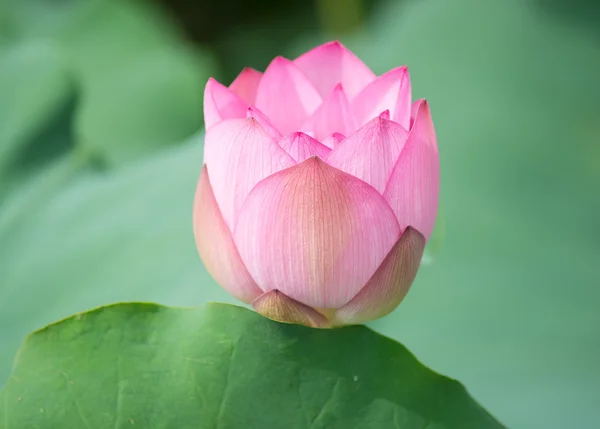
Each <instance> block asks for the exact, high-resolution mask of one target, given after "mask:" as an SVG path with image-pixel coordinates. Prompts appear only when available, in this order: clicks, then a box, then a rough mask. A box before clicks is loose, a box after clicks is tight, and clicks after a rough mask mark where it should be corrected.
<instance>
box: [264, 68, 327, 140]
mask: <svg viewBox="0 0 600 429" xmlns="http://www.w3.org/2000/svg"><path fill="white" fill-rule="evenodd" d="M322 101H323V100H322V99H321V96H320V95H319V93H318V92H317V90H316V89H315V88H314V87H313V86H312V84H311V83H310V81H309V80H308V78H307V77H306V76H304V74H303V73H302V72H301V71H300V70H299V69H298V67H296V66H295V65H294V63H292V62H291V61H290V60H287V59H285V58H283V57H277V58H275V59H274V60H273V61H272V62H271V64H269V67H267V70H266V71H265V73H264V75H263V77H262V79H261V80H260V83H259V85H258V91H257V93H256V107H258V108H259V109H260V110H261V111H262V112H263V113H264V114H265V115H267V117H268V118H269V119H270V120H271V123H272V124H273V125H274V126H275V127H276V128H277V129H278V130H279V131H281V133H282V134H289V133H291V132H293V131H298V130H299V129H300V126H301V125H302V124H303V123H304V122H305V121H306V119H307V118H308V117H309V116H310V115H312V114H313V112H314V111H315V110H317V108H318V107H319V106H320V105H321V103H322Z"/></svg>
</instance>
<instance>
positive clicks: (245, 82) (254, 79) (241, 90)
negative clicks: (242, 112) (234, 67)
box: [229, 67, 262, 106]
mask: <svg viewBox="0 0 600 429" xmlns="http://www.w3.org/2000/svg"><path fill="white" fill-rule="evenodd" d="M261 77H262V73H261V72H259V71H258V70H254V69H253V68H250V67H246V68H245V69H244V70H242V72H241V73H240V74H239V75H238V76H237V77H236V78H235V80H234V81H233V82H232V83H231V85H229V90H230V91H231V92H233V93H234V94H237V95H238V96H239V97H240V98H241V99H242V100H244V101H245V102H246V103H247V104H248V105H250V106H252V105H253V104H254V101H255V100H256V90H257V89H258V83H259V82H260V78H261Z"/></svg>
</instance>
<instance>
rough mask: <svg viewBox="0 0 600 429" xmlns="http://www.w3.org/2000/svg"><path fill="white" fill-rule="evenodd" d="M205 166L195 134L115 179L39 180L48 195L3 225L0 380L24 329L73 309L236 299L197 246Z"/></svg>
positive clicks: (86, 173)
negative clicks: (195, 223)
mask: <svg viewBox="0 0 600 429" xmlns="http://www.w3.org/2000/svg"><path fill="white" fill-rule="evenodd" d="M201 165H202V145H201V138H198V139H194V140H193V141H191V142H189V143H187V144H184V145H181V146H178V147H177V148H173V149H171V150H168V151H162V152H160V153H158V154H157V155H156V156H152V157H150V158H147V159H145V160H144V161H143V162H140V163H137V164H135V165H132V166H130V167H125V168H123V169H119V170H118V171H116V172H114V173H112V174H105V173H102V172H97V171H92V170H89V169H88V170H83V172H82V173H80V175H79V176H78V177H77V179H76V180H70V181H68V182H67V183H66V184H64V185H63V186H60V187H59V188H58V189H54V190H48V189H46V185H47V183H48V180H50V179H49V178H48V177H49V176H48V175H42V177H41V180H39V181H38V182H37V185H38V186H39V187H40V189H42V190H43V194H44V195H46V196H47V197H46V198H45V199H37V198H34V199H33V201H34V202H35V203H37V205H35V206H28V209H27V213H26V215H25V214H23V213H21V212H19V213H21V215H20V217H18V218H17V220H19V222H17V223H16V224H15V223H14V222H13V223H12V224H11V227H10V228H5V229H4V230H2V229H0V243H1V245H0V342H1V343H2V347H1V348H0V384H2V381H3V380H4V379H5V377H6V375H7V371H8V368H9V366H10V360H11V359H12V357H13V356H14V353H15V351H16V349H17V346H18V344H19V343H20V342H21V341H22V338H23V337H24V336H25V335H26V334H27V333H28V332H30V331H32V330H34V329H37V328H39V327H40V326H43V325H46V324H47V323H50V322H52V321H54V320H57V319H60V318H62V317H65V316H67V315H69V314H73V313H75V312H77V311H81V310H83V309H86V308H92V307H96V306H99V305H103V304H107V303H111V302H116V301H136V300H137V301H148V300H149V301H158V302H161V303H166V304H174V305H186V304H195V303H200V302H203V301H207V300H220V301H232V300H233V298H230V297H229V295H228V294H227V293H226V292H224V291H223V290H222V289H221V288H220V287H219V286H217V285H216V284H215V283H214V282H213V280H212V279H211V277H210V276H209V275H208V273H206V271H205V270H204V268H203V265H202V262H201V261H200V258H199V256H198V254H197V251H196V248H195V244H194V238H193V232H192V202H193V196H194V190H195V185H196V182H197V179H198V175H199V174H200V168H201ZM49 168H50V167H49ZM65 168H68V166H66V167H65ZM61 171H63V170H62V167H61V168H58V172H61ZM48 174H49V173H48ZM30 192H32V193H34V195H35V192H36V189H35V187H33V189H31V190H30ZM17 203H18V200H17V201H15V206H16V208H15V209H11V207H12V206H11V205H9V206H8V207H7V208H6V209H5V210H6V211H9V210H18V209H19V208H20V207H22V206H20V205H17ZM1 219H2V216H0V221H1ZM1 223H2V222H0V224H1ZM42 282H43V285H44V286H43V287H40V284H42ZM74 285H77V287H74Z"/></svg>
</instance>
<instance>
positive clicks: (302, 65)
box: [294, 41, 375, 99]
mask: <svg viewBox="0 0 600 429" xmlns="http://www.w3.org/2000/svg"><path fill="white" fill-rule="evenodd" d="M294 64H296V65H297V66H298V68H299V69H300V70H302V71H303V72H304V74H305V75H306V76H308V78H309V79H310V81H311V82H312V83H313V85H314V86H315V88H317V91H319V94H321V97H323V98H326V97H328V96H329V94H330V93H331V91H333V89H334V88H335V86H336V85H337V84H339V83H341V84H342V85H343V86H344V90H345V91H346V94H347V95H348V97H349V98H350V99H352V98H353V97H354V96H356V94H358V93H359V92H360V90H361V89H362V88H364V87H365V86H366V85H368V84H369V83H370V82H372V81H373V80H374V79H375V74H374V73H373V72H372V71H371V69H369V67H367V66H366V65H365V64H364V63H363V62H362V61H361V60H360V59H359V58H358V57H357V56H356V55H354V54H353V53H352V52H351V51H350V50H348V49H347V48H346V47H345V46H344V45H342V44H341V43H340V42H338V41H335V42H329V43H325V44H324V45H321V46H318V47H316V48H314V49H312V50H310V51H308V52H306V53H305V54H303V55H301V56H299V57H298V58H296V59H295V60H294Z"/></svg>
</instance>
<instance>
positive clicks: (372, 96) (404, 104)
mask: <svg viewBox="0 0 600 429" xmlns="http://www.w3.org/2000/svg"><path fill="white" fill-rule="evenodd" d="M410 103H411V87H410V76H409V74H408V69H407V68H406V67H405V66H402V67H398V68H395V69H393V70H390V71H389V72H387V73H384V74H382V75H381V76H379V77H378V78H377V79H375V80H374V81H373V82H371V83H370V84H369V85H368V86H366V87H365V88H364V89H363V90H362V91H361V92H360V93H359V94H358V95H357V96H356V98H354V100H352V103H351V105H350V109H351V112H352V115H353V116H354V118H355V119H356V122H357V124H358V126H359V127H360V126H362V125H364V124H366V123H367V122H368V121H370V120H371V119H373V118H374V117H375V116H377V115H378V114H379V113H380V112H383V111H384V110H389V111H390V115H391V118H392V120H393V121H395V122H398V123H399V124H400V125H402V126H403V127H404V128H405V129H407V130H408V128H409V126H410Z"/></svg>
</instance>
